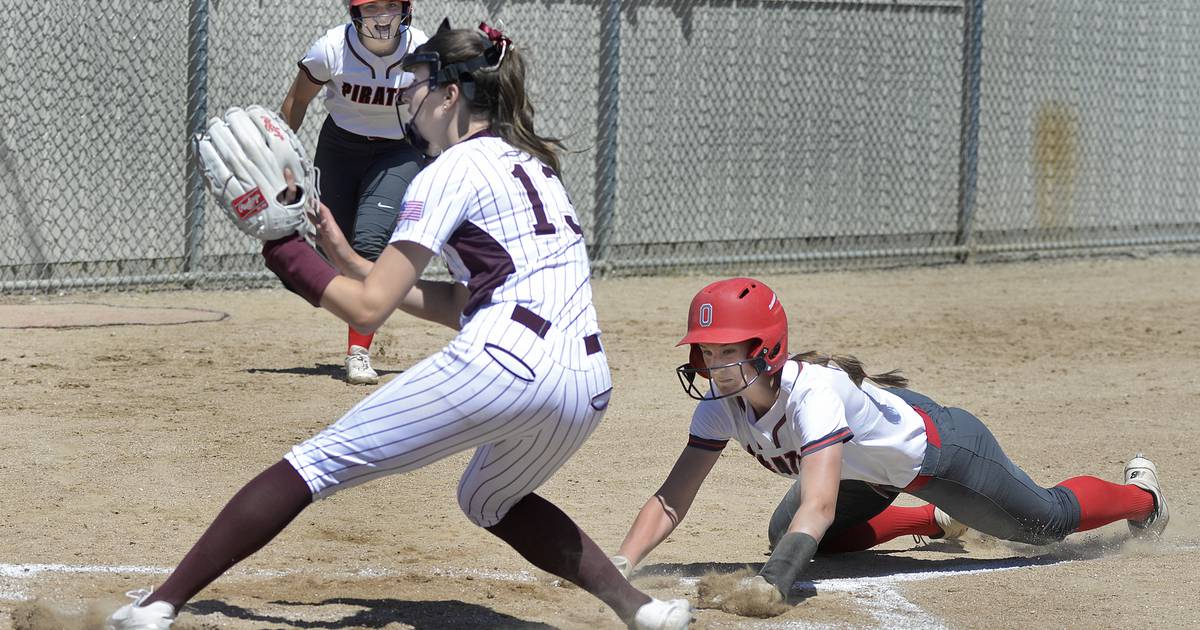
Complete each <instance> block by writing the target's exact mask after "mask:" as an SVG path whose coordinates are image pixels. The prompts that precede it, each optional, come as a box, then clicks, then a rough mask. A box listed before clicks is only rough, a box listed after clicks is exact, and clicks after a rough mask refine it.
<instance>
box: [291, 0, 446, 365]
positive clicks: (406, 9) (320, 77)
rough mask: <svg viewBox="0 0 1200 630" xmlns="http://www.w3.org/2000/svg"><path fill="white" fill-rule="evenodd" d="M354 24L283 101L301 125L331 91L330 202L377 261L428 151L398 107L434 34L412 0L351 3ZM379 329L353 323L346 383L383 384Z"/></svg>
mask: <svg viewBox="0 0 1200 630" xmlns="http://www.w3.org/2000/svg"><path fill="white" fill-rule="evenodd" d="M348 5H349V8H350V16H351V22H350V23H347V24H340V25H338V26H336V27H334V28H331V29H329V31H328V32H326V33H325V34H324V35H322V36H321V37H320V38H319V39H317V41H316V42H315V43H314V44H313V45H312V48H310V49H309V51H308V52H307V53H306V54H305V55H304V58H302V59H301V60H300V62H299V63H298V64H297V65H299V67H300V68H299V70H298V71H297V73H296V78H295V80H294V81H292V87H291V90H289V91H288V94H287V97H286V98H285V99H284V101H283V105H282V106H281V107H280V113H281V114H282V116H283V119H284V120H285V121H286V122H287V124H288V125H289V126H291V128H292V129H296V130H298V129H300V125H301V124H302V123H303V122H304V115H305V114H306V113H307V111H308V105H309V103H310V102H311V101H312V99H313V98H315V97H316V96H317V94H318V93H321V92H323V93H324V99H325V107H326V109H327V110H328V111H329V115H328V116H327V117H326V118H325V123H324V124H323V125H322V126H321V135H320V138H319V139H318V141H317V154H316V157H315V160H314V163H315V165H316V167H317V168H318V169H320V171H321V202H322V203H324V204H325V205H326V206H328V207H329V208H330V210H332V211H333V217H334V219H335V220H336V221H337V226H338V228H340V229H341V231H342V233H343V234H344V235H345V237H346V238H347V239H348V240H350V242H351V243H352V244H353V246H354V250H355V251H356V252H357V253H358V254H359V255H361V256H363V257H364V258H367V259H368V260H375V259H376V258H378V257H379V254H380V252H382V251H383V248H384V247H385V246H386V245H387V243H388V238H389V237H390V236H391V234H392V228H393V227H395V225H396V214H397V213H398V212H399V208H400V201H401V199H403V198H404V191H405V189H406V188H407V187H408V185H409V182H411V181H412V179H413V177H415V176H416V174H417V171H419V170H420V169H421V165H422V161H423V156H422V155H421V152H420V151H418V150H417V149H416V148H414V147H413V145H412V143H411V142H410V141H409V139H407V138H406V137H405V128H404V124H405V119H404V118H402V117H401V116H400V115H399V114H400V112H401V109H400V108H398V107H397V106H396V104H397V101H398V100H399V98H400V93H401V91H402V90H403V89H404V88H405V87H407V86H408V85H409V83H411V82H412V73H409V72H405V71H404V69H403V68H402V67H401V65H402V63H401V62H402V60H403V59H404V56H405V55H407V54H408V53H410V52H412V50H413V49H414V48H416V47H417V46H418V45H419V44H421V43H423V42H424V41H425V40H426V39H428V38H427V37H426V36H425V34H424V33H422V32H421V31H419V30H417V29H415V28H412V27H411V26H410V25H411V23H412V2H410V1H409V0H404V1H402V2H397V1H392V0H349V2H348ZM372 337H373V334H372V333H362V332H359V331H356V330H355V329H354V327H353V326H351V327H350V329H349V335H348V339H347V342H346V359H345V364H346V380H347V381H349V382H351V383H360V384H371V383H377V382H379V374H378V373H376V372H375V370H374V369H373V368H372V367H371V358H370V353H369V351H370V347H371V339H372Z"/></svg>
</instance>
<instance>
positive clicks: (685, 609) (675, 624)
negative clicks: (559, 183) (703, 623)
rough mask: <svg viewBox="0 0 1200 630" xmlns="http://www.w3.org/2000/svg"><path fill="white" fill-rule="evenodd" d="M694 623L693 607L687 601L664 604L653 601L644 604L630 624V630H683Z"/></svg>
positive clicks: (674, 600) (672, 601)
mask: <svg viewBox="0 0 1200 630" xmlns="http://www.w3.org/2000/svg"><path fill="white" fill-rule="evenodd" d="M691 623H692V605H691V604H689V603H688V600H686V599H672V600H671V601H667V602H664V601H662V600H661V599H651V600H650V601H649V602H648V603H646V604H642V607H641V608H639V609H638V610H637V614H635V615H634V616H633V622H632V623H630V624H629V628H630V630H682V629H684V628H687V627H688V626H689V625H690V624H691Z"/></svg>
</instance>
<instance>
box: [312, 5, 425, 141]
mask: <svg viewBox="0 0 1200 630" xmlns="http://www.w3.org/2000/svg"><path fill="white" fill-rule="evenodd" d="M427 39H429V38H428V37H426V36H425V33H423V32H421V31H419V30H417V29H415V28H411V27H410V28H408V29H407V30H405V31H404V32H403V33H401V35H400V45H399V46H397V47H396V52H394V53H392V54H390V55H387V56H385V57H379V56H376V55H375V53H372V52H371V51H370V50H368V49H367V47H366V46H363V44H362V42H361V41H359V39H358V33H357V32H356V31H355V30H354V24H352V23H351V24H344V25H341V26H335V27H334V28H331V29H329V31H328V32H326V33H325V34H324V35H322V36H321V37H320V38H319V39H317V41H316V42H315V43H313V45H312V48H309V50H308V52H307V53H305V55H304V58H303V59H301V60H300V62H299V66H300V69H301V70H302V71H303V72H304V73H305V74H306V75H307V76H308V78H309V79H310V80H311V81H312V82H313V83H319V84H321V85H324V86H325V89H324V90H322V93H323V95H324V99H325V108H326V109H327V110H328V111H329V115H330V116H331V117H332V118H333V122H334V123H336V124H337V126H339V127H341V128H342V129H345V130H346V131H349V132H351V133H356V134H359V135H361V136H373V137H377V138H394V139H401V138H403V137H404V122H406V121H407V118H404V119H401V118H400V117H399V116H404V117H407V116H408V108H407V107H400V108H397V107H396V102H397V100H399V98H400V93H401V92H402V91H403V90H404V88H406V87H408V86H409V84H411V83H412V81H413V75H412V73H411V72H405V71H404V70H403V69H401V68H400V64H401V62H402V61H403V59H404V56H405V55H407V54H408V53H410V52H412V51H413V49H415V48H416V47H417V46H420V45H421V44H423V43H425V41H426V40H427Z"/></svg>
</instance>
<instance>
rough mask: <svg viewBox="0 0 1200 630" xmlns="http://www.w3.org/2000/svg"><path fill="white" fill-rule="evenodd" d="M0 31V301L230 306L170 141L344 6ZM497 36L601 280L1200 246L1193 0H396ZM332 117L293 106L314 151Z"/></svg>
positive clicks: (243, 251) (225, 260) (246, 261)
mask: <svg viewBox="0 0 1200 630" xmlns="http://www.w3.org/2000/svg"><path fill="white" fill-rule="evenodd" d="M10 4H15V5H16V6H13V7H9V9H8V10H7V11H5V12H4V14H3V15H4V17H3V18H0V20H2V21H0V25H2V31H3V33H4V34H5V35H6V37H5V42H6V44H5V47H4V61H5V63H4V65H3V67H2V69H0V79H2V80H0V106H2V107H3V114H4V115H3V117H0V209H2V211H3V216H2V217H0V290H3V291H5V292H12V291H39V290H52V289H58V288H70V287H84V286H112V287H130V286H146V285H149V286H178V285H188V286H215V287H241V286H251V285H255V284H261V283H265V282H268V281H269V276H268V274H267V273H265V272H264V271H263V270H262V266H261V264H260V262H259V260H258V257H257V254H256V252H257V243H256V242H255V241H253V239H250V238H249V237H246V236H244V235H242V234H241V233H240V232H237V231H236V230H235V229H233V228H232V226H231V225H229V224H228V222H227V221H226V220H225V218H224V217H223V216H222V215H221V213H220V211H219V210H218V209H217V208H216V207H215V206H213V204H212V202H211V200H209V199H208V198H207V196H206V195H204V194H203V193H202V191H200V190H199V189H196V188H193V187H192V186H191V185H189V181H192V182H195V181H196V180H195V179H194V178H193V177H192V176H193V172H192V169H191V167H190V166H189V159H188V148H187V142H186V140H187V138H188V136H189V130H190V129H194V128H195V127H196V125H197V124H198V123H199V121H202V120H204V118H205V117H206V116H212V115H215V114H219V113H220V112H221V111H223V110H224V109H225V108H227V107H229V106H232V105H247V104H251V103H261V104H264V105H266V106H268V107H272V108H275V107H278V106H279V103H280V102H281V101H282V99H283V96H284V94H285V93H286V91H287V89H288V86H289V85H290V83H291V81H292V79H293V78H294V77H295V74H296V71H297V69H296V65H295V63H296V60H297V59H299V57H300V56H301V55H302V54H303V52H304V51H305V50H306V49H307V47H308V46H309V45H310V44H311V42H312V41H313V40H315V39H316V38H317V37H318V36H319V35H320V34H321V33H323V32H324V31H325V30H326V29H328V28H329V27H331V26H333V25H335V24H338V23H341V22H344V21H345V20H346V18H347V14H346V11H345V5H344V3H343V1H342V0H323V1H318V2H311V3H295V2H283V1H282V0H255V1H246V2H230V1H229V0H221V1H218V0H210V1H206V0H189V2H182V1H181V2H161V1H160V2H151V3H148V4H147V3H141V4H138V3H126V2H114V3H107V4H105V5H104V6H103V7H93V8H91V9H89V11H88V13H89V22H88V24H87V26H86V27H85V28H83V29H82V30H80V31H78V32H73V33H72V37H70V38H65V37H62V36H59V35H56V34H55V33H53V32H52V31H48V30H46V29H41V28H32V27H30V26H29V21H28V19H27V17H28V16H30V15H52V14H54V13H55V12H56V11H67V10H68V9H72V8H74V5H70V6H68V5H67V4H66V3H63V2H61V0H39V1H38V2H34V1H33V0H13V2H10ZM416 9H417V10H416V15H417V17H416V20H415V25H416V26H417V27H418V28H422V29H424V30H426V31H432V30H434V28H435V27H436V25H437V23H438V22H439V21H440V19H441V17H442V16H443V15H448V16H449V17H450V18H451V21H452V22H453V23H455V24H456V25H460V26H474V25H475V24H477V23H478V22H479V21H480V20H481V19H487V20H489V21H500V22H502V24H503V26H504V28H505V30H506V31H507V32H508V33H509V34H510V35H511V36H512V38H513V39H514V40H515V41H516V42H517V43H518V45H520V46H522V47H523V48H524V49H525V51H526V53H527V54H528V55H529V56H530V59H531V63H532V77H531V81H532V92H533V95H534V98H535V103H536V104H537V105H538V116H539V128H540V129H541V130H543V131H545V132H547V133H550V134H554V135H560V136H563V137H565V138H566V140H567V142H568V144H569V145H570V146H571V147H572V148H573V149H575V152H573V153H571V154H570V155H568V156H567V157H566V159H565V172H564V179H565V181H566V183H567V186H568V189H569V190H570V192H571V194H572V197H573V199H574V201H575V203H576V206H577V210H578V213H579V216H580V218H581V221H582V222H583V224H584V228H585V231H586V234H587V238H588V243H589V246H590V247H591V250H592V255H593V261H594V263H595V265H596V267H597V269H598V270H603V271H608V272H617V273H646V272H661V271H671V270H677V269H687V268H699V267H705V268H712V267H714V266H729V267H736V268H741V269H745V270H746V271H747V272H755V271H758V270H760V269H762V268H764V267H769V266H780V265H783V266H789V267H796V266H808V265H814V264H820V265H836V266H848V265H855V264H863V263H865V264H879V263H881V262H884V263H888V264H896V263H928V262H939V261H955V260H965V259H968V258H969V257H972V256H975V257H998V256H1009V255H1029V254H1030V253H1036V254H1044V253H1050V252H1060V251H1064V252H1082V251H1094V250H1097V249H1109V250H1117V251H1132V250H1135V249H1143V248H1146V247H1150V246H1192V245H1196V244H1200V213H1197V211H1196V209H1195V207H1194V205H1195V201H1194V200H1195V199H1197V198H1200V178H1196V177H1194V176H1192V174H1193V173H1194V172H1196V168H1197V166H1198V164H1197V162H1200V75H1198V74H1197V72H1198V70H1197V68H1198V67H1200V66H1198V64H1196V63H1195V61H1196V59H1195V57H1196V55H1197V52H1198V51H1200V35H1197V33H1200V30H1197V29H1196V28H1195V27H1196V26H1200V4H1197V3H1193V2H1188V1H1187V0H1170V1H1167V0H1160V1H1146V2H1130V1H1128V0H1102V1H1101V0H1093V1H1088V2H1083V1H1081V0H1075V1H1062V2H1040V1H1038V0H1004V1H1000V0H992V1H988V2H986V3H985V2H984V0H913V1H908V2H906V1H903V0H858V1H849V0H843V1H837V0H831V1H799V0H750V1H748V2H737V3H731V2H725V1H718V0H709V1H704V2H688V1H686V0H624V1H621V0H568V1H566V2H552V3H547V2H540V1H536V0H490V1H488V2H474V1H463V0H453V1H448V2H443V1H440V0H417V5H416ZM323 116H324V110H323V107H322V106H321V104H320V102H319V100H318V101H316V102H314V104H313V107H312V108H311V109H310V112H309V115H308V117H307V121H308V122H306V124H305V126H304V128H303V129H302V130H301V131H302V133H301V136H302V138H303V140H304V141H305V143H306V145H307V146H308V147H309V149H310V151H311V150H312V149H313V148H314V147H315V142H316V131H317V129H318V128H319V126H320V121H321V119H322V118H323Z"/></svg>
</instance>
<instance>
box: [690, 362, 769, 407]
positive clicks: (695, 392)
mask: <svg viewBox="0 0 1200 630" xmlns="http://www.w3.org/2000/svg"><path fill="white" fill-rule="evenodd" d="M765 354H766V351H765V350H764V351H762V352H760V353H759V356H756V357H753V358H750V359H742V360H741V361H734V362H733V363H727V364H725V365H717V366H713V367H710V368H709V367H704V368H698V367H693V366H692V363H691V362H690V361H689V362H688V363H684V364H683V365H681V366H679V367H677V368H675V375H676V376H678V377H679V384H680V385H682V386H683V392H684V393H685V394H687V395H688V396H690V397H691V398H692V399H694V400H720V399H722V398H728V397H730V396H736V395H738V394H740V393H742V392H744V391H746V388H747V387H750V386H751V385H753V384H754V383H755V382H757V381H758V377H760V376H762V373H763V372H764V371H766V369H767V360H766V359H765V358H764V356H765ZM747 363H749V364H750V365H751V367H753V368H754V377H753V378H751V379H749V380H747V379H746V373H745V372H743V371H742V369H741V368H742V366H743V365H745V364H747ZM734 367H736V368H738V374H739V375H741V377H742V386H741V387H739V388H737V389H736V390H734V391H732V392H724V393H721V392H718V391H717V388H716V387H714V386H713V383H712V371H713V370H724V369H727V368H734ZM697 374H699V375H700V376H701V377H703V378H704V379H706V380H708V394H711V395H706V394H705V392H702V391H700V388H699V387H697V386H696V375H697Z"/></svg>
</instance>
